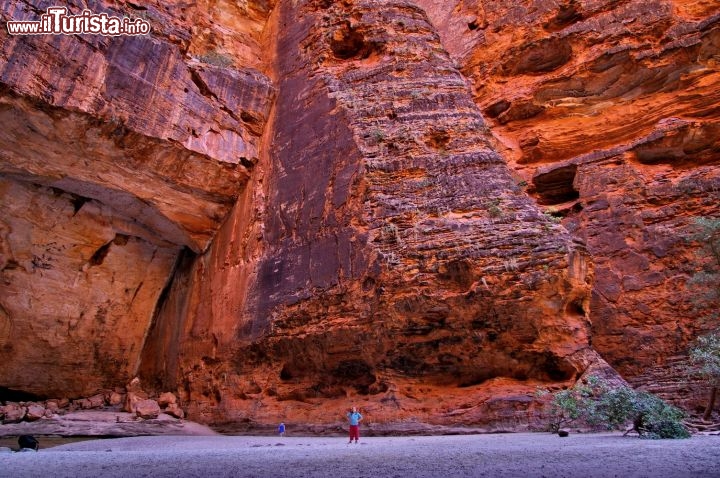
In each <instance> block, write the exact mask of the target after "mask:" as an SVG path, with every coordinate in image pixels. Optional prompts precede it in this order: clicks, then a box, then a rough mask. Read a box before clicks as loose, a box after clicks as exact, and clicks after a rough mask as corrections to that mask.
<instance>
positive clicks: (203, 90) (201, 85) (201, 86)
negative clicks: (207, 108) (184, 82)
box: [190, 69, 218, 100]
mask: <svg viewBox="0 0 720 478" xmlns="http://www.w3.org/2000/svg"><path fill="white" fill-rule="evenodd" d="M190 79H191V80H192V82H193V83H195V86H197V88H198V90H200V94H202V95H203V96H206V97H208V98H211V99H214V100H217V99H218V97H217V95H216V94H215V93H213V92H212V91H211V90H210V88H209V87H208V85H207V83H205V81H204V80H203V79H202V77H201V76H200V74H199V73H198V72H197V71H195V70H193V69H190Z"/></svg>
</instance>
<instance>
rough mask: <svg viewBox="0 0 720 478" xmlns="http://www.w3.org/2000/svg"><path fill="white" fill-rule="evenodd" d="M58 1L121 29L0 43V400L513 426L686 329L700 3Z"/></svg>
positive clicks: (211, 414) (13, 11) (702, 81)
mask: <svg viewBox="0 0 720 478" xmlns="http://www.w3.org/2000/svg"><path fill="white" fill-rule="evenodd" d="M40 3H41V4H39V5H37V6H36V7H29V6H28V5H27V4H26V3H24V2H16V1H7V2H4V3H3V4H2V9H0V10H1V11H2V18H3V19H4V20H9V19H15V20H19V19H35V18H37V16H38V14H40V13H42V12H43V11H44V9H45V8H47V7H48V6H50V4H48V5H45V3H42V2H40ZM86 4H87V5H86ZM85 6H87V7H88V8H90V9H91V10H92V11H93V12H107V13H109V14H111V15H119V16H122V15H130V16H140V17H142V18H144V19H146V20H147V21H149V22H150V23H151V25H152V28H153V31H152V33H151V34H150V35H148V36H137V37H99V36H90V35H76V36H59V35H58V36H53V35H44V36H16V37H10V36H6V35H3V36H2V37H0V42H1V43H0V82H1V89H0V103H1V104H2V108H0V115H2V119H3V122H2V124H3V126H4V127H3V129H2V130H1V131H0V203H1V204H2V207H3V210H4V211H6V212H5V213H4V214H3V215H2V216H0V280H2V281H3V288H1V289H0V361H2V363H3V364H4V365H3V367H2V368H0V387H7V388H11V389H17V390H23V391H27V392H31V393H36V394H39V395H70V396H73V395H75V396H79V395H89V394H91V393H93V392H94V391H95V390H97V389H99V388H103V387H112V386H116V385H122V384H124V383H126V382H127V381H128V380H129V379H130V378H131V377H132V376H134V375H135V374H140V375H141V376H142V378H143V383H145V384H147V385H148V386H152V387H155V388H157V389H158V390H160V389H171V390H173V391H177V392H178V393H179V395H180V396H181V398H182V402H183V406H184V407H185V408H187V409H188V411H189V412H190V417H191V418H194V419H198V420H203V421H207V422H213V423H223V422H229V423H247V422H251V423H274V422H275V421H277V420H279V419H281V418H282V419H284V420H286V421H298V422H300V421H303V422H313V423H333V422H335V421H336V420H337V419H338V417H339V413H340V411H341V410H343V409H344V408H346V407H347V406H348V405H349V404H350V402H351V401H352V402H354V403H356V404H358V405H360V406H362V407H363V408H364V409H365V410H366V411H367V412H369V416H372V417H373V420H376V421H387V422H392V421H400V420H409V419H411V420H412V419H414V420H418V421H423V422H432V423H439V424H458V423H459V424H469V425H482V424H492V425H493V426H498V427H516V428H518V427H523V426H527V425H528V424H531V423H532V422H533V421H534V420H535V418H536V417H537V411H536V410H535V408H534V407H535V404H534V401H533V396H532V395H533V392H534V390H535V387H536V386H538V385H543V386H548V385H550V386H555V385H557V386H562V385H566V384H570V383H572V381H573V380H575V379H577V378H578V377H579V376H581V375H582V374H583V373H586V372H587V371H588V370H593V371H595V372H600V373H613V372H612V370H611V369H610V368H609V367H608V366H607V365H606V364H605V362H604V361H603V359H602V358H600V355H602V356H603V357H606V358H607V359H608V360H609V361H610V362H611V364H612V365H613V366H615V367H616V368H617V369H618V370H619V371H620V372H621V373H622V374H623V375H624V376H625V377H626V378H628V379H630V380H633V379H637V380H638V381H639V382H642V383H644V384H646V383H647V377H644V376H643V373H644V371H645V370H646V369H647V367H648V366H649V365H651V364H652V365H655V366H656V367H662V361H663V359H664V356H665V355H671V354H673V353H677V354H682V352H683V350H684V347H685V346H686V345H687V343H688V341H689V340H690V339H691V338H692V337H693V336H694V335H695V334H697V333H698V328H697V327H696V326H695V325H694V323H693V312H692V310H691V300H690V297H689V295H688V294H687V291H686V290H684V284H685V282H686V280H687V278H688V277H689V275H690V274H692V272H693V266H692V264H691V263H690V262H689V261H688V259H689V258H690V257H691V256H692V250H691V248H688V247H687V246H686V244H685V243H684V242H682V241H681V240H680V238H681V236H682V235H683V234H685V233H686V231H687V225H688V219H687V217H688V216H691V215H700V214H705V215H717V214H718V213H719V211H718V201H717V199H718V181H720V179H719V178H718V177H717V176H718V172H717V168H716V164H717V161H718V159H717V158H718V148H717V133H718V120H717V118H718V108H717V104H718V98H717V91H718V88H717V85H718V79H719V78H720V77H719V76H718V72H717V58H716V57H717V51H718V49H717V46H718V45H717V43H718V31H719V30H718V26H717V25H718V19H719V18H720V8H718V7H717V6H716V5H715V4H714V2H702V1H698V2H672V1H664V2H663V1H656V2H640V1H635V0H628V1H607V2H580V1H578V2H575V1H570V2H565V3H563V2H558V1H540V0H537V1H536V0H533V1H531V2H515V3H513V2H505V3H502V2H490V1H481V0H477V1H470V0H468V1H465V0H459V1H450V2H442V3H440V2H430V1H425V0H416V1H410V0H403V1H380V0H355V1H350V0H344V1H338V2H332V1H326V0H287V1H285V0H282V1H279V2H278V3H277V4H275V3H274V2H268V1H255V0H247V1H243V2H222V1H214V0H206V1H203V2H198V3H196V4H193V6H187V5H186V6H183V5H181V4H172V5H171V4H167V3H166V2H159V1H156V2H147V3H146V4H144V5H139V4H135V3H132V2H116V3H113V4H112V5H111V4H109V3H108V4H105V3H103V2H100V1H91V2H77V4H76V3H71V4H70V10H71V11H73V12H79V11H80V10H81V9H82V8H84V7H85ZM28 206H31V207H28ZM593 264H594V265H593ZM628 349H632V351H633V352H632V353H630V352H628ZM596 350H597V351H599V352H600V355H598V353H597V352H596ZM29 370H30V371H32V373H28V371H29Z"/></svg>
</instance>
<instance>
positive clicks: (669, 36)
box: [418, 0, 720, 383]
mask: <svg viewBox="0 0 720 478" xmlns="http://www.w3.org/2000/svg"><path fill="white" fill-rule="evenodd" d="M418 3H419V4H421V5H423V6H424V7H425V8H426V9H427V12H428V14H429V16H430V17H431V19H432V21H433V22H434V24H435V25H436V26H437V27H438V29H439V31H440V34H441V36H442V38H443V42H444V44H445V45H446V47H447V48H448V49H449V50H450V52H451V54H452V56H453V58H454V59H455V60H456V61H457V62H458V63H459V64H460V66H461V70H462V71H463V73H464V74H465V75H466V76H467V77H468V78H470V79H471V80H472V81H473V84H474V92H475V100H476V102H477V103H478V105H479V106H480V107H481V109H482V110H483V112H484V114H485V117H486V118H488V120H489V122H490V125H491V129H492V131H493V133H494V135H495V136H496V137H497V138H498V140H499V142H500V143H501V144H502V145H504V147H503V148H502V149H501V151H502V152H503V155H504V157H506V158H507V159H508V160H509V162H510V164H511V166H512V167H513V169H514V170H515V171H517V173H518V174H519V175H520V176H522V177H523V178H524V179H525V180H526V181H527V183H528V192H529V193H530V194H531V195H532V196H534V197H535V198H536V199H537V201H538V203H539V204H540V205H542V206H544V207H545V208H546V209H547V210H551V211H554V212H555V213H556V214H558V215H562V216H564V217H565V219H564V220H563V224H564V225H565V226H566V227H567V228H568V230H569V231H570V233H571V234H572V235H573V236H574V237H578V238H581V239H582V240H583V241H584V242H585V243H586V244H587V247H588V251H589V252H590V254H591V256H592V257H593V262H594V263H595V266H596V269H595V283H594V289H593V297H592V304H591V319H592V323H593V333H592V336H593V346H594V347H595V348H596V349H597V350H598V351H599V352H600V353H601V354H602V355H603V357H604V358H606V359H607V360H608V361H609V362H610V363H611V364H612V365H613V366H614V367H616V368H617V370H618V371H620V372H621V373H622V374H623V375H624V376H625V377H627V378H628V379H629V380H631V382H635V381H636V382H638V383H645V382H647V380H648V378H649V377H646V376H645V374H646V372H649V371H650V370H655V367H660V369H661V370H662V369H663V366H664V365H665V364H666V360H667V359H670V360H669V362H668V363H667V365H668V367H665V368H664V369H665V371H666V373H668V374H671V375H672V380H674V381H682V380H685V377H684V376H683V375H684V374H683V373H682V370H683V367H669V365H671V364H672V363H674V362H677V361H678V360H680V361H682V359H681V357H682V356H683V355H685V350H686V347H687V344H688V342H689V341H690V340H692V338H693V337H695V336H696V335H697V334H698V333H701V332H702V331H703V330H706V328H707V327H708V324H703V323H701V322H700V321H699V320H698V317H699V316H700V315H702V310H697V309H696V305H697V304H696V303H695V302H696V300H695V299H696V297H697V291H696V290H693V289H692V288H688V287H686V285H685V284H686V282H687V280H688V278H689V277H690V276H692V274H693V273H694V272H695V271H696V270H697V268H698V267H699V261H698V260H697V259H696V258H695V257H694V254H693V252H692V248H691V247H689V246H690V244H688V242H687V241H686V238H687V237H689V236H690V235H691V230H690V227H689V225H690V224H691V219H692V217H696V216H715V217H717V216H718V215H719V214H720V209H719V204H720V171H719V170H718V168H717V165H718V162H719V161H720V143H719V141H718V138H719V137H720V136H719V133H720V109H718V104H719V102H720V96H719V95H720V88H718V86H719V85H720V70H719V69H718V52H719V51H720V5H718V3H717V2H713V1H702V0H700V1H669V0H657V1H649V2H648V1H636V0H623V1H615V0H613V1H597V2H595V1H593V2H585V1H574V0H571V1H530V2H524V3H523V2H510V3H508V2H491V1H482V0H481V1H470V0H461V1H450V2H443V3H442V4H440V3H438V2H430V1H425V0H419V1H418ZM671 370H675V372H671ZM678 371H679V373H678ZM668 378H670V377H665V380H668Z"/></svg>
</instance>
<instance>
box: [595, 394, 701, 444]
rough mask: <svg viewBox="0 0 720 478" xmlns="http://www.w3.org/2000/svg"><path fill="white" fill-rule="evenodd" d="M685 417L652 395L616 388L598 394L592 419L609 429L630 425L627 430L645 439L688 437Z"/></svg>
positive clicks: (681, 412) (682, 413) (680, 411)
mask: <svg viewBox="0 0 720 478" xmlns="http://www.w3.org/2000/svg"><path fill="white" fill-rule="evenodd" d="M684 417H685V413H684V412H683V411H682V410H680V409H679V408H677V407H674V406H672V405H669V404H667V403H665V402H664V401H663V400H662V399H660V398H659V397H656V396H655V395H653V394H651V393H648V392H638V391H636V390H633V389H632V388H629V387H618V388H614V389H610V390H607V391H605V393H603V394H602V395H601V397H600V398H599V400H598V403H597V406H596V410H595V415H594V416H593V417H592V420H593V421H595V422H597V423H601V424H604V425H605V426H607V428H608V429H611V430H617V429H619V428H622V427H623V426H625V424H627V423H628V422H631V423H632V428H631V429H630V430H628V431H635V432H637V433H638V435H640V436H644V437H647V438H688V437H689V436H690V433H689V432H688V431H687V429H685V427H684V426H683V424H682V422H681V420H682V419H683V418H684Z"/></svg>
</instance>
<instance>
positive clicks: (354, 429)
mask: <svg viewBox="0 0 720 478" xmlns="http://www.w3.org/2000/svg"><path fill="white" fill-rule="evenodd" d="M359 439H360V425H350V441H352V440H356V441H357V440H359Z"/></svg>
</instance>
